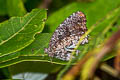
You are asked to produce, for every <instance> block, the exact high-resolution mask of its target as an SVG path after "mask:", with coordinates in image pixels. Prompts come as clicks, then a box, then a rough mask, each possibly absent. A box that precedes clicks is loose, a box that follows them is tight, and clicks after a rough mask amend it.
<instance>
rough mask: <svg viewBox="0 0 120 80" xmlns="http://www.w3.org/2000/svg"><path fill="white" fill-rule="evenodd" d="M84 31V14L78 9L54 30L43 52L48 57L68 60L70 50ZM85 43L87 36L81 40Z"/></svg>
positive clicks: (85, 28)
mask: <svg viewBox="0 0 120 80" xmlns="http://www.w3.org/2000/svg"><path fill="white" fill-rule="evenodd" d="M86 31H87V27H86V16H85V15H84V14H83V13H82V12H80V11H78V12H76V13H73V14H72V15H70V16H69V17H68V18H66V19H65V20H64V22H63V23H61V24H60V25H59V27H58V28H57V29H56V30H55V32H54V33H53V36H52V37H51V40H50V43H49V47H48V48H46V49H45V53H48V55H49V56H50V57H56V58H58V59H61V60H66V61H68V60H70V55H71V53H72V51H73V50H74V48H75V47H76V45H77V43H78V41H79V39H80V37H81V36H82V35H83V34H84V33H85V32H86ZM85 43H88V36H86V37H85V38H84V40H83V41H82V42H81V44H85ZM76 52H79V51H78V50H77V51H76Z"/></svg>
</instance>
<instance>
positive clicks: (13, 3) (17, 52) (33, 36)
mask: <svg viewBox="0 0 120 80" xmlns="http://www.w3.org/2000/svg"><path fill="white" fill-rule="evenodd" d="M54 3H55V4H59V3H60V4H59V5H62V6H61V7H62V8H60V9H59V7H60V6H59V5H58V6H56V7H55V8H54V9H52V8H53V7H52V8H51V7H50V9H48V14H49V16H48V19H47V11H46V10H45V9H33V8H37V7H40V5H41V4H42V1H40V0H35V1H30V0H0V5H1V7H0V16H2V17H5V18H6V16H9V18H10V19H8V20H6V21H3V22H1V23H0V68H4V67H8V66H10V65H13V64H17V63H20V62H23V61H40V62H49V63H50V64H51V63H54V64H60V65H67V66H66V67H65V69H63V70H62V71H61V73H60V74H59V75H58V77H57V79H58V80H59V79H60V78H61V76H62V75H63V73H64V72H65V71H66V70H68V68H69V67H70V65H71V64H74V63H76V61H78V60H80V59H82V58H84V55H85V54H86V53H87V52H88V51H90V50H92V49H95V48H96V47H99V46H101V45H102V43H104V42H105V40H107V39H108V38H109V37H110V36H111V35H112V34H113V33H114V32H116V31H117V30H118V28H119V27H118V26H119V25H120V19H119V16H120V15H119V13H120V0H116V1H114V0H111V1H110V0H95V1H92V2H77V1H74V2H72V0H71V1H70V2H69V4H67V1H65V2H64V1H59V0H58V2H57V1H56V0H53V2H52V4H54ZM55 4H54V5H53V6H55ZM32 9H33V10H32ZM31 10H32V11H31ZM49 10H51V11H49ZM27 11H30V12H29V13H28V12H27ZM76 11H82V12H83V13H85V15H86V18H87V28H88V32H87V33H86V34H88V35H89V43H88V44H85V45H78V50H80V51H81V53H80V54H79V55H78V56H76V60H74V61H73V60H72V61H71V62H70V61H69V62H68V61H62V60H59V59H56V58H52V61H51V58H50V57H49V56H48V55H47V54H45V53H44V49H45V48H47V47H48V45H49V41H50V38H51V36H52V34H53V32H54V31H55V29H56V28H57V27H58V26H59V24H60V23H61V22H63V21H64V19H66V18H67V17H68V16H69V15H71V14H72V13H73V12H76ZM49 12H50V13H49ZM7 18H8V17H7ZM46 20H47V21H46ZM45 22H46V23H45ZM83 37H84V36H83ZM114 56H115V54H114V52H112V54H109V55H106V56H105V57H104V59H103V60H102V61H106V60H108V59H110V58H112V57H114ZM87 67H88V66H87ZM85 72H86V71H85ZM83 74H87V73H83Z"/></svg>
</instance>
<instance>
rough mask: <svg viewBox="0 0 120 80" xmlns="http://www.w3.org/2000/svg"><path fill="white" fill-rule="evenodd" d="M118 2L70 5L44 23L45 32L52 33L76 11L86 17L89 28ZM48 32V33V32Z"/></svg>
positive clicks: (98, 1) (118, 2)
mask: <svg viewBox="0 0 120 80" xmlns="http://www.w3.org/2000/svg"><path fill="white" fill-rule="evenodd" d="M119 4H120V0H116V1H113V0H112V1H109V0H96V1H94V2H91V3H76V2H75V3H72V4H69V5H67V6H65V7H63V8H61V9H60V10H58V11H56V12H54V13H53V14H51V16H50V17H48V20H47V22H46V25H47V26H46V27H45V30H44V31H45V32H54V30H55V29H56V28H57V27H58V26H59V24H60V23H61V22H63V21H64V19H66V18H67V17H68V16H69V15H71V14H72V13H73V12H76V11H82V12H84V13H85V15H86V17H87V27H88V28H90V26H92V25H93V24H95V23H96V21H98V20H100V19H101V18H102V17H104V16H105V15H106V14H107V13H108V12H110V11H111V10H113V9H114V8H116V7H117V6H118V5H119ZM48 30H49V31H48Z"/></svg>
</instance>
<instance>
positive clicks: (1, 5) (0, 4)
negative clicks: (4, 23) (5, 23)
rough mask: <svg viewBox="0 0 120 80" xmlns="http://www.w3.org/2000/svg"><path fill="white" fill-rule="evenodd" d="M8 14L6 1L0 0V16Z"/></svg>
mask: <svg viewBox="0 0 120 80" xmlns="http://www.w3.org/2000/svg"><path fill="white" fill-rule="evenodd" d="M6 14H7V6H6V0H0V15H1V16H4V15H6Z"/></svg>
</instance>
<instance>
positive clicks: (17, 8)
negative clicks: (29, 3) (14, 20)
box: [6, 0, 26, 16]
mask: <svg viewBox="0 0 120 80" xmlns="http://www.w3.org/2000/svg"><path fill="white" fill-rule="evenodd" d="M6 4H7V11H8V15H9V16H23V15H24V14H26V10H25V8H24V4H23V1H22V0H7V3H6Z"/></svg>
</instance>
